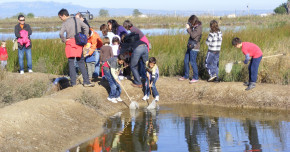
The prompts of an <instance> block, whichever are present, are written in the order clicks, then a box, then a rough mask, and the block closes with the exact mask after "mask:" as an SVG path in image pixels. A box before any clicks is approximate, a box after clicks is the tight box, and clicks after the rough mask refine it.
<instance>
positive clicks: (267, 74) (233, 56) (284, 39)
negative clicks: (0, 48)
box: [7, 22, 290, 84]
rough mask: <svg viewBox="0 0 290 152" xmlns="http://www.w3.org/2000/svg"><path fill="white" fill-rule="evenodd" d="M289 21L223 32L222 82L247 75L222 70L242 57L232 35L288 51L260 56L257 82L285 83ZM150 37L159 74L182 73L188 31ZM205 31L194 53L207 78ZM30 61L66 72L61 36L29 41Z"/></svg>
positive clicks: (241, 68)
mask: <svg viewBox="0 0 290 152" xmlns="http://www.w3.org/2000/svg"><path fill="white" fill-rule="evenodd" d="M289 29H290V24H287V23H286V22H272V23H271V24H268V25H267V26H263V27H254V26H253V27H251V26H249V27H247V28H246V29H245V30H242V31H238V32H233V31H222V32H223V34H224V36H223V44H222V49H221V53H220V62H219V67H220V74H219V77H220V78H221V79H222V80H223V81H245V80H247V77H248V74H247V73H248V71H247V66H246V65H243V64H238V65H234V66H233V69H232V72H231V73H230V74H227V73H226V72H225V69H224V67H225V64H226V63H228V62H231V61H241V60H243V59H244V55H243V54H242V52H241V50H240V49H236V48H234V47H232V45H231V40H232V38H233V37H240V38H241V39H242V40H243V41H248V42H253V43H255V44H257V45H258V46H259V47H260V48H261V49H262V51H263V55H264V56H267V55H274V54H277V53H287V55H286V57H285V56H284V57H275V58H270V59H263V60H262V62H261V64H260V69H259V70H260V72H259V80H258V81H259V82H268V83H279V84H288V83H289V74H290V65H289V64H290V63H289V48H290V40H289V37H290V30H289ZM172 34H173V33H170V34H168V35H161V36H150V37H149V41H150V42H151V44H152V50H151V51H150V53H149V56H154V57H156V58H157V62H158V66H159V69H160V73H161V75H163V76H177V75H182V74H183V73H184V71H183V69H184V68H183V66H184V64H183V61H184V55H185V52H186V43H187V40H188V37H189V36H188V35H187V34H181V33H174V34H175V35H172ZM207 36H208V33H207V32H204V33H203V36H202V39H201V48H200V52H199V53H198V56H197V64H198V67H199V77H200V78H201V79H207V78H208V74H207V72H206V69H205V67H204V61H205V57H206V53H207V46H206V44H205V41H206V38H207ZM32 45H33V48H32V62H33V70H34V71H37V72H44V73H52V74H59V75H63V74H68V64H67V59H66V57H65V52H64V49H65V44H63V43H62V42H61V41H60V39H47V40H32ZM7 47H8V55H9V59H8V70H9V71H13V72H16V71H17V70H18V69H19V65H18V55H17V51H15V52H13V51H11V49H9V48H12V42H11V41H8V44H7ZM25 65H26V63H25Z"/></svg>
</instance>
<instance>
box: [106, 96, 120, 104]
mask: <svg viewBox="0 0 290 152" xmlns="http://www.w3.org/2000/svg"><path fill="white" fill-rule="evenodd" d="M107 99H108V100H109V101H111V102H113V103H118V101H117V100H116V98H109V97H108V98H107Z"/></svg>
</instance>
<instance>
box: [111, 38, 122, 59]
mask: <svg viewBox="0 0 290 152" xmlns="http://www.w3.org/2000/svg"><path fill="white" fill-rule="evenodd" d="M119 46H120V37H119V36H118V35H115V36H114V37H113V39H112V50H113V55H114V57H117V56H118V55H119V54H120V50H119Z"/></svg>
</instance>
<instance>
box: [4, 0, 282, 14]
mask: <svg viewBox="0 0 290 152" xmlns="http://www.w3.org/2000/svg"><path fill="white" fill-rule="evenodd" d="M15 1H22V2H26V1H30V2H31V1H48V2H50V1H54V2H59V3H72V4H77V5H81V6H84V7H88V8H133V9H153V10H183V11H184V10H189V11H190V10H191V11H192V10H197V11H214V10H248V8H249V9H250V10H251V9H253V10H273V9H275V8H276V7H277V6H279V5H280V4H282V3H285V2H286V1H287V0H123V1H121V0H107V1H106V0H105V1H104V0H61V1H60V0H9V2H15ZM4 2H8V1H7V0H0V5H1V3H4ZM247 6H249V7H248V8H247Z"/></svg>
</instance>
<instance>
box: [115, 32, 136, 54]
mask: <svg viewBox="0 0 290 152" xmlns="http://www.w3.org/2000/svg"><path fill="white" fill-rule="evenodd" d="M138 41H140V38H139V34H137V33H134V32H132V33H130V34H127V35H126V36H125V37H124V38H123V42H122V43H121V44H120V46H121V51H120V53H123V52H133V46H134V44H135V43H136V42H138Z"/></svg>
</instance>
